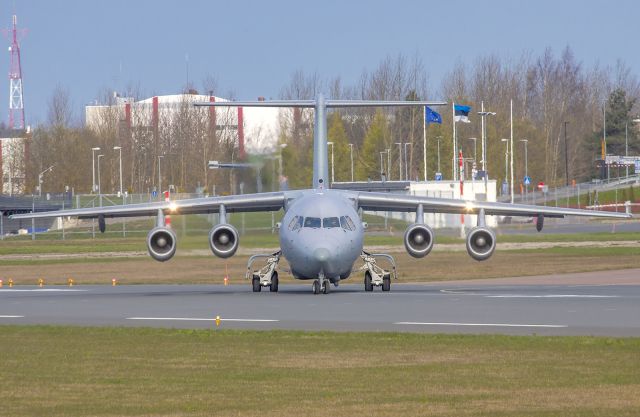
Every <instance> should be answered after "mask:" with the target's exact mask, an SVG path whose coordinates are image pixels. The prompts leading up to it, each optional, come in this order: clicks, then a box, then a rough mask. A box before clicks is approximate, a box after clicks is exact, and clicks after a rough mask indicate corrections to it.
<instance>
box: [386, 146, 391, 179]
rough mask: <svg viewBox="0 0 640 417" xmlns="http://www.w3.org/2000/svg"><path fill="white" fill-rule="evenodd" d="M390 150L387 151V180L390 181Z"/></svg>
mask: <svg viewBox="0 0 640 417" xmlns="http://www.w3.org/2000/svg"><path fill="white" fill-rule="evenodd" d="M390 171H391V148H389V149H387V179H388V180H389V181H391V172H390Z"/></svg>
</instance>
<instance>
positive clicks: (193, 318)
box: [126, 317, 280, 323]
mask: <svg viewBox="0 0 640 417" xmlns="http://www.w3.org/2000/svg"><path fill="white" fill-rule="evenodd" d="M126 319H127V320H159V321H216V319H215V318H204V317H126ZM219 320H220V321H234V322H245V323H275V322H279V321H280V320H274V319H224V318H220V319H219Z"/></svg>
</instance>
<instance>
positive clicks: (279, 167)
mask: <svg viewBox="0 0 640 417" xmlns="http://www.w3.org/2000/svg"><path fill="white" fill-rule="evenodd" d="M286 147H287V144H286V143H281V144H280V145H279V148H280V154H279V155H278V175H279V176H280V178H278V182H280V180H281V179H282V176H283V172H282V150H283V149H284V148H286Z"/></svg>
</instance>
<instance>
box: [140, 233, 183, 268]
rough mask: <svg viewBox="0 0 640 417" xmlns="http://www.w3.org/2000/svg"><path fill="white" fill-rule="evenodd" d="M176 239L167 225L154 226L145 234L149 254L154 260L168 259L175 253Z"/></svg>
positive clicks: (162, 260)
mask: <svg viewBox="0 0 640 417" xmlns="http://www.w3.org/2000/svg"><path fill="white" fill-rule="evenodd" d="M177 243H178V240H177V239H176V234H175V233H174V232H173V230H171V229H169V228H168V227H155V228H153V229H151V231H149V234H148V235H147V249H148V250H149V255H151V257H152V258H153V259H155V260H156V261H160V262H164V261H168V260H169V259H171V258H172V257H173V255H175V253H176V247H177Z"/></svg>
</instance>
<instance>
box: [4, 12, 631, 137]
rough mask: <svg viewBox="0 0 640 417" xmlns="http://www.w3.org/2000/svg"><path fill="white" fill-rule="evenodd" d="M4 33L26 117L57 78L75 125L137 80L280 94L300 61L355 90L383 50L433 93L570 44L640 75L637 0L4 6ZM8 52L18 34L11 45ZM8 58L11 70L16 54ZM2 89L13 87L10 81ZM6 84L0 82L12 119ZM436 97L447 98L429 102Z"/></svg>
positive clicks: (160, 86)
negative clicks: (504, 61)
mask: <svg viewBox="0 0 640 417" xmlns="http://www.w3.org/2000/svg"><path fill="white" fill-rule="evenodd" d="M0 4H2V5H3V6H4V7H2V9H0V10H1V13H0V27H7V28H8V27H10V24H11V15H12V14H13V13H14V12H15V13H16V14H17V15H18V24H19V26H20V27H26V28H28V33H27V34H26V36H25V37H24V38H23V39H22V41H21V49H22V70H23V79H24V97H25V109H26V119H27V124H31V125H37V124H38V123H42V122H44V121H46V117H47V102H48V100H49V99H50V97H51V94H52V92H53V91H54V89H55V88H56V85H60V86H62V87H63V88H65V89H67V90H68V91H69V93H70V95H71V98H72V101H73V110H74V116H75V118H76V120H78V121H79V120H81V117H82V114H83V106H84V105H85V104H87V103H89V102H91V101H92V100H94V99H95V98H97V96H98V93H99V92H100V91H101V90H103V89H105V88H109V89H118V90H123V89H124V87H125V86H126V85H129V84H134V85H136V84H137V85H139V86H140V87H141V89H142V91H143V92H144V93H146V95H153V94H175V93H178V92H179V91H180V90H181V88H182V87H183V86H184V85H185V84H186V79H187V70H186V67H187V65H186V59H185V58H186V56H187V55H188V61H189V65H188V67H189V79H190V80H191V81H193V82H194V83H195V86H196V87H197V88H198V89H200V90H202V80H203V79H204V78H205V77H206V76H207V75H212V76H214V77H216V78H217V80H218V84H219V86H220V91H219V92H218V93H217V94H218V95H223V94H224V93H226V92H228V91H230V90H231V91H233V92H234V93H235V95H236V97H237V98H238V99H255V98H256V97H257V96H266V97H273V98H276V97H278V95H279V93H280V90H281V88H282V87H283V86H285V85H286V84H287V83H288V81H289V79H290V76H291V74H292V73H293V72H294V71H296V70H298V69H302V70H303V71H305V72H307V73H312V72H314V71H315V72H317V73H318V74H319V75H320V76H321V77H322V78H332V77H335V76H340V77H341V78H342V80H343V83H345V84H347V85H349V84H354V83H355V82H356V81H357V79H358V77H359V75H360V74H361V73H362V70H363V69H367V70H372V69H374V68H375V67H376V66H377V65H378V63H380V61H381V60H382V59H384V58H385V57H386V56H388V55H391V56H396V55H397V54H404V55H406V56H407V57H412V56H415V55H417V56H419V57H420V58H421V59H422V61H423V62H424V64H425V67H426V69H427V71H428V77H429V80H430V85H431V87H435V88H437V87H439V85H440V82H441V80H442V77H443V76H444V75H445V74H446V73H447V72H448V71H450V70H451V69H452V67H453V66H454V64H455V63H456V62H458V61H461V62H464V63H471V62H473V61H474V60H475V58H477V57H478V56H480V55H484V54H497V55H499V56H501V57H505V58H518V57H519V56H521V55H522V54H523V53H524V52H527V51H528V52H531V53H532V54H534V55H539V54H540V53H541V52H542V51H543V50H544V49H545V48H546V47H547V46H549V47H551V48H553V50H554V51H556V53H559V52H560V51H561V50H562V49H563V48H564V47H565V46H567V45H569V46H570V47H571V48H572V49H573V51H574V53H575V56H576V58H577V59H578V60H579V61H581V62H583V64H584V65H586V66H591V65H593V64H594V63H595V62H599V63H600V64H601V65H603V66H606V65H611V66H613V65H615V62H616V60H617V59H622V60H624V61H625V63H626V64H627V65H628V66H629V67H630V68H631V69H632V71H633V73H634V74H639V73H640V54H639V53H638V45H637V43H638V38H639V37H640V30H639V29H638V21H640V2H638V1H631V0H629V1H624V0H620V1H593V0H584V1H558V0H555V1H552V0H542V1H535V2H534V1H508V0H496V1H490V0H488V1H477V0H476V1H467V0H458V1H455V2H448V1H447V2H445V1H440V2H433V1H408V0H407V1H403V0H395V1H389V0H386V1H383V0H369V1H346V0H342V1H339V0H327V1H323V2H313V3H311V2H305V1H301V0H298V1H292V0H269V1H264V0H263V1H259V0H256V1H246V0H234V1H205V0H199V1H163V0H135V1H134V0H109V1H88V0H57V1H50V0H22V1H17V0H16V1H13V2H9V1H3V2H2V3H0ZM4 41H5V43H6V46H7V47H8V46H9V41H8V40H7V39H5V40H4ZM4 51H5V52H4V53H2V54H0V68H3V71H2V72H1V73H3V74H5V77H7V76H6V74H7V73H8V70H9V52H8V51H7V49H6V48H5V49H4ZM2 85H4V87H1V86H2ZM8 96H9V81H8V77H7V78H6V79H5V83H4V84H2V83H0V103H4V105H3V106H4V108H0V120H3V121H5V122H6V121H7V118H8V103H9V97H8ZM432 98H437V97H432Z"/></svg>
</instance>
